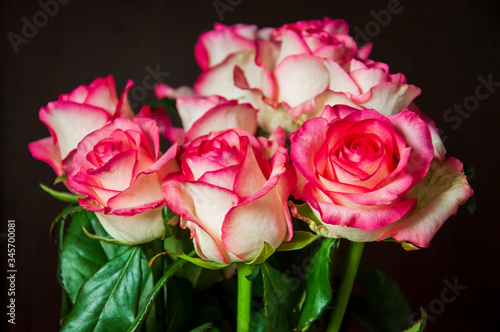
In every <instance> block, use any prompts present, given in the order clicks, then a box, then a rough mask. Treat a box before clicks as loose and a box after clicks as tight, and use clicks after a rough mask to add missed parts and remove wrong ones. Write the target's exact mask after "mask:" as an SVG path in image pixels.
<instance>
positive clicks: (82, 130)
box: [29, 76, 134, 175]
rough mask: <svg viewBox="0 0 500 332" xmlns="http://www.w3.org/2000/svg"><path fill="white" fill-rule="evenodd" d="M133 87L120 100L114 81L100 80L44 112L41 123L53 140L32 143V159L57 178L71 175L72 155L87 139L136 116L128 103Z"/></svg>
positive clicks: (56, 102)
mask: <svg viewBox="0 0 500 332" xmlns="http://www.w3.org/2000/svg"><path fill="white" fill-rule="evenodd" d="M132 85H133V82H132V81H129V82H128V83H127V86H126V88H125V91H124V92H123V93H122V95H121V97H120V99H118V96H117V94H116V88H115V81H114V79H113V77H112V76H108V77H106V78H97V79H95V80H94V81H93V82H92V83H91V84H90V85H88V86H85V85H82V86H79V87H78V88H76V89H75V90H73V92H71V93H70V94H63V95H60V96H59V100H57V101H53V102H50V103H48V105H47V106H46V107H43V108H41V109H40V113H39V116H40V120H41V121H42V122H43V123H44V124H45V125H46V126H47V128H48V129H49V131H50V134H51V137H47V138H44V139H41V140H38V141H35V142H32V143H30V145H29V149H30V151H31V154H32V155H33V157H35V158H37V159H39V160H42V161H44V162H46V163H48V164H49V165H50V166H52V168H53V169H54V171H55V172H56V173H57V175H63V174H66V173H68V171H69V168H70V167H71V159H72V156H73V153H74V151H75V149H76V147H77V145H78V143H79V142H80V141H81V140H82V139H83V138H84V137H85V136H86V135H88V134H90V133H91V132H93V131H94V130H97V129H99V128H102V127H103V126H104V125H106V124H107V123H109V122H111V121H112V120H113V119H115V118H117V117H127V118H132V117H133V116H134V113H133V112H132V109H131V108H130V105H129V103H128V100H127V93H128V91H129V90H130V88H131V87H132Z"/></svg>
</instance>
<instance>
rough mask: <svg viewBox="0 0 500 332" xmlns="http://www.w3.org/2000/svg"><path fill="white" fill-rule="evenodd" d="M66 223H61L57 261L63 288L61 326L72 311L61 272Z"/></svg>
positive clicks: (60, 282)
mask: <svg viewBox="0 0 500 332" xmlns="http://www.w3.org/2000/svg"><path fill="white" fill-rule="evenodd" d="M65 223H66V221H65V220H64V219H63V220H61V222H60V223H59V237H58V246H57V251H58V256H59V259H58V261H57V281H58V282H59V285H61V288H62V298H61V315H60V319H59V322H60V325H63V323H64V321H65V320H66V317H68V315H69V313H70V311H71V300H70V298H69V294H68V292H67V291H66V289H65V288H64V283H63V280H62V271H61V257H62V252H63V243H64V231H65V226H66V225H65Z"/></svg>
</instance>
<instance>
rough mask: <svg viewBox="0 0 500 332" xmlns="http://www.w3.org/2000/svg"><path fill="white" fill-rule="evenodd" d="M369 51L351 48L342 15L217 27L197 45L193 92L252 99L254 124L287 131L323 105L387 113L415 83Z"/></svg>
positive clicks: (413, 92) (412, 93)
mask: <svg viewBox="0 0 500 332" xmlns="http://www.w3.org/2000/svg"><path fill="white" fill-rule="evenodd" d="M239 31H251V32H252V33H245V34H244V33H241V32H239ZM233 43H234V44H233ZM234 45H238V47H236V46H234ZM370 51H371V45H367V46H365V47H362V48H358V47H357V45H356V43H355V42H354V40H353V39H352V37H350V36H349V35H348V26H347V23H346V22H345V21H343V20H331V19H328V18H325V19H323V20H322V21H319V20H314V21H303V22H297V23H295V24H286V25H284V26H282V27H280V28H276V29H262V30H258V31H256V30H255V27H253V26H251V27H245V29H243V27H241V26H233V27H226V26H223V27H220V26H219V27H218V28H216V29H215V30H213V31H210V32H207V33H205V34H204V35H202V36H201V37H200V40H199V42H198V44H197V48H196V54H197V59H198V63H199V64H200V66H201V68H202V69H203V72H202V74H201V75H200V77H199V78H198V80H197V82H196V83H195V86H194V90H195V93H196V94H198V95H201V96H208V95H221V96H223V97H225V98H228V99H237V100H239V101H240V102H248V103H250V104H252V105H253V106H254V107H255V108H257V109H259V119H258V120H259V126H260V127H261V128H263V129H264V130H266V131H268V132H271V131H273V130H274V128H276V127H277V126H282V127H284V128H285V129H286V130H287V132H293V131H295V130H296V129H298V127H299V126H300V125H301V124H302V123H303V122H304V121H305V120H307V119H309V118H313V117H316V116H318V115H319V114H320V113H321V111H322V110H323V108H324V106H325V105H338V104H343V105H349V106H351V107H355V108H358V109H366V108H375V109H377V110H378V111H379V112H381V113H383V114H384V115H387V116H389V115H391V114H395V113H397V112H400V111H401V110H403V109H405V108H407V107H408V106H409V105H410V103H411V102H412V100H413V99H414V98H415V97H416V96H418V95H419V94H420V89H419V88H417V87H416V86H413V85H409V84H407V82H406V78H405V77H404V76H403V75H402V74H390V73H389V67H388V66H387V65H386V64H383V63H380V62H375V61H373V60H370V59H368V56H369V53H370ZM201 55H207V56H206V57H205V56H201ZM212 58H213V59H214V60H213V61H212V60H210V59H212ZM207 59H208V60H207Z"/></svg>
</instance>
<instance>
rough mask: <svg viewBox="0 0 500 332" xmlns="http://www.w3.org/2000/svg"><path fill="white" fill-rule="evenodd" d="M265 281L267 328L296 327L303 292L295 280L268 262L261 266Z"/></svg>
mask: <svg viewBox="0 0 500 332" xmlns="http://www.w3.org/2000/svg"><path fill="white" fill-rule="evenodd" d="M260 268H261V271H262V278H263V281H264V309H265V317H266V330H267V331H273V332H282V331H283V332H289V331H293V329H294V327H295V316H294V313H295V312H297V309H298V305H299V302H300V297H301V292H300V288H298V287H297V285H296V284H295V282H294V281H293V280H292V279H291V278H290V277H289V276H288V275H287V274H284V273H282V272H280V271H278V270H276V269H275V268H273V267H271V265H269V264H268V263H264V264H262V265H261V266H260Z"/></svg>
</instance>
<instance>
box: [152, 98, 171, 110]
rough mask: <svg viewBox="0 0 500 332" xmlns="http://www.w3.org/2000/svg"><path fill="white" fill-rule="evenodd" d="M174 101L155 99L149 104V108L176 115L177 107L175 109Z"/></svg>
mask: <svg viewBox="0 0 500 332" xmlns="http://www.w3.org/2000/svg"><path fill="white" fill-rule="evenodd" d="M175 104H176V100H175V99H170V98H167V97H165V98H162V99H155V100H153V101H151V102H150V103H149V106H151V107H152V108H157V107H161V108H163V109H164V110H165V111H168V112H169V113H172V112H175V113H177V107H176V105H175Z"/></svg>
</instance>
